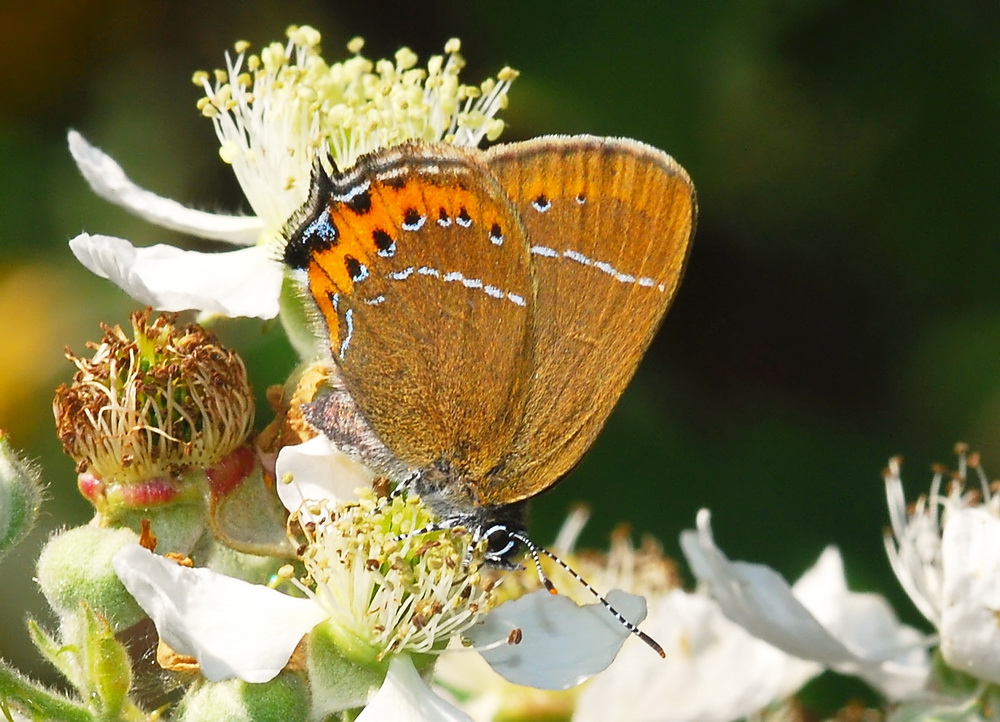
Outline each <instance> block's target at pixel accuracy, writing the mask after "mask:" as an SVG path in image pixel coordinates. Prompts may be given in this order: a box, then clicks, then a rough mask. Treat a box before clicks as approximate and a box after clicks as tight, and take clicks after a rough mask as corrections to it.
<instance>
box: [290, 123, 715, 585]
mask: <svg viewBox="0 0 1000 722" xmlns="http://www.w3.org/2000/svg"><path fill="white" fill-rule="evenodd" d="M317 169H318V170H317V171H316V173H315V174H314V178H313V187H312V190H311V194H310V199H309V200H308V202H307V203H306V204H305V206H304V207H303V209H302V211H300V213H299V214H298V216H297V217H296V218H294V219H293V220H292V221H291V222H290V224H289V227H288V229H287V230H288V233H287V237H288V239H289V240H288V242H287V245H286V247H285V250H284V261H285V263H286V264H287V265H288V266H289V267H290V269H291V270H292V273H293V275H295V276H296V277H297V278H298V279H299V281H300V282H301V284H302V287H303V288H304V289H305V292H306V295H307V296H308V298H310V299H311V300H312V302H314V304H315V307H316V321H317V324H318V325H319V326H320V329H321V331H322V333H321V335H322V336H323V338H324V339H328V342H325V343H324V346H325V350H326V351H327V352H328V355H329V357H330V359H331V361H332V365H333V371H334V373H333V374H332V378H333V382H332V388H331V389H330V391H329V393H328V394H325V395H322V396H320V397H319V398H317V399H316V400H315V401H314V402H313V403H312V404H311V405H310V406H309V407H308V408H307V409H306V418H307V420H308V421H309V422H310V423H311V424H312V425H314V426H315V427H316V428H317V429H319V430H321V431H323V432H324V433H325V434H326V435H327V436H328V437H329V438H330V439H331V440H332V441H334V442H335V443H337V444H338V445H339V446H340V447H341V448H342V449H344V450H345V451H347V452H348V453H351V454H353V455H355V456H356V457H358V458H360V459H361V460H362V461H364V462H365V463H366V464H368V465H369V466H371V467H372V468H373V469H375V470H376V471H378V472H379V473H382V474H386V475H387V476H389V477H390V478H391V479H393V480H394V481H396V482H397V483H399V484H402V485H403V486H404V487H405V488H406V489H408V490H411V491H414V492H416V493H418V494H419V495H420V496H421V498H422V499H423V500H424V501H425V503H427V504H428V505H429V506H430V507H431V508H432V509H433V510H434V511H435V512H437V513H438V515H439V516H440V517H441V519H442V523H441V526H442V527H448V526H463V527H466V528H468V529H470V530H471V531H473V533H474V534H475V535H476V536H477V538H487V539H488V540H489V544H490V555H489V558H490V560H491V561H492V562H493V563H495V564H497V565H500V566H505V567H510V566H512V565H513V559H514V555H515V554H516V553H517V551H518V550H519V547H520V546H521V544H522V543H523V542H524V541H525V540H526V536H525V533H524V531H525V530H524V509H525V502H526V501H527V500H528V499H530V498H531V497H533V496H535V495H537V494H539V493H541V492H542V491H544V490H546V489H548V488H550V487H551V486H553V485H554V484H555V483H556V482H557V481H558V480H559V479H560V478H561V477H562V476H563V475H564V474H565V473H566V472H568V471H569V470H570V469H571V468H572V467H573V466H574V465H575V464H576V463H577V462H578V461H579V459H580V457H581V456H582V455H583V453H584V452H585V451H586V450H587V449H588V448H589V447H590V445H591V443H592V442H593V440H594V438H595V437H596V436H597V434H598V432H599V431H600V429H601V428H602V427H603V425H604V422H605V421H606V419H607V417H608V415H609V414H610V412H611V409H612V408H613V407H614V404H615V403H616V402H617V400H618V398H619V396H620V395H621V393H622V391H623V389H624V388H625V386H626V384H627V383H628V382H629V380H630V379H631V377H632V375H633V374H634V372H635V369H636V366H637V365H638V363H639V360H640V359H641V357H642V355H643V353H644V352H645V350H646V348H647V346H648V345H649V342H650V340H651V339H652V336H653V334H654V332H655V331H656V329H657V327H658V326H659V323H660V321H661V320H662V318H663V315H664V313H665V312H666V310H667V307H668V306H669V304H670V301H671V299H672V298H673V296H674V293H675V291H676V288H677V285H678V283H679V281H680V278H681V274H682V271H683V268H684V263H685V260H686V258H687V252H688V247H689V241H690V239H691V235H692V233H693V227H694V221H695V214H696V206H695V196H694V188H693V186H692V185H691V182H690V180H689V178H688V176H687V174H686V173H685V172H684V170H683V169H682V168H681V167H680V166H679V165H677V164H676V163H675V162H674V161H673V160H672V159H671V158H670V157H669V156H667V155H666V154H665V153H663V152H661V151H659V150H657V149H655V148H652V147H650V146H646V145H643V144H641V143H638V142H636V141H631V140H626V139H613V138H596V137H591V136H577V137H564V136H552V137H544V138H539V139H536V140H532V141H528V142H525V143H514V144H508V145H499V146H495V147H493V148H491V149H489V150H487V151H480V150H476V149H463V148H456V147H454V146H451V145H447V144H441V143H426V142H418V141H412V142H408V143H404V144H401V145H398V146H395V147H392V148H389V149H386V150H382V151H379V152H376V153H373V154H369V155H367V156H364V157H362V158H361V159H360V160H359V161H358V163H357V164H356V165H355V167H354V168H352V169H350V170H347V171H345V172H342V173H337V174H334V175H333V176H332V177H331V176H328V175H327V174H326V173H324V172H323V171H322V170H321V169H320V166H319V165H317ZM532 553H535V552H534V550H532Z"/></svg>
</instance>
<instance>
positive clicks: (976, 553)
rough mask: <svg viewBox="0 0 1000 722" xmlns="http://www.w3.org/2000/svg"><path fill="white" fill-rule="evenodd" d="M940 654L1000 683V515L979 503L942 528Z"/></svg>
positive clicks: (961, 667)
mask: <svg viewBox="0 0 1000 722" xmlns="http://www.w3.org/2000/svg"><path fill="white" fill-rule="evenodd" d="M942 555H943V560H942V561H943V567H944V608H943V610H942V615H941V629H940V632H941V653H942V654H943V655H944V658H945V660H947V662H948V664H949V665H951V666H952V667H954V668H955V669H958V670H961V671H962V672H965V673H967V674H970V675H972V676H974V677H977V678H979V679H983V680H986V681H989V682H993V683H994V684H997V683H1000V655H998V654H997V650H998V649H1000V625H998V621H997V620H998V619H1000V519H997V518H996V517H995V516H993V515H992V514H991V513H990V512H988V511H987V510H985V509H983V508H981V507H978V508H977V507H972V508H967V509H962V510H961V511H957V512H954V513H953V514H952V515H951V516H950V517H949V518H948V521H947V523H946V524H945V527H944V538H943V541H942Z"/></svg>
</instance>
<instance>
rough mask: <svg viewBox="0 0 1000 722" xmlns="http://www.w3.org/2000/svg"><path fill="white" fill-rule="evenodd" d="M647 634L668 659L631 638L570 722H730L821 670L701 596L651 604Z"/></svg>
mask: <svg viewBox="0 0 1000 722" xmlns="http://www.w3.org/2000/svg"><path fill="white" fill-rule="evenodd" d="M643 628H644V629H645V631H646V632H647V633H649V634H650V635H651V636H653V637H654V638H655V639H656V640H657V641H659V642H660V643H661V644H662V645H663V647H664V649H665V651H666V653H667V658H666V659H660V658H659V657H658V656H656V655H655V654H653V653H651V651H650V650H649V649H648V648H647V647H646V646H645V645H644V644H642V642H641V641H639V640H637V639H635V640H628V641H627V642H626V643H625V647H624V649H622V651H621V654H619V655H618V658H617V659H615V661H614V662H613V663H612V664H611V666H610V667H609V668H608V669H607V670H605V671H604V672H602V673H601V674H599V675H597V677H595V678H594V679H592V680H591V681H590V682H589V683H588V684H587V685H586V687H584V688H583V691H582V692H581V694H580V699H579V701H578V703H577V705H576V712H575V713H574V715H573V722H601V721H603V720H609V719H623V720H630V722H672V721H675V720H676V721H677V722H681V721H686V720H698V721H699V722H728V720H733V719H742V718H744V717H748V716H750V715H752V714H753V713H754V712H757V711H758V710H761V709H763V708H764V707H766V706H768V705H769V704H771V703H773V702H775V701H778V700H781V699H784V698H786V697H787V696H789V695H791V694H792V693H794V692H795V691H797V690H798V689H799V688H800V687H801V686H802V685H803V684H805V683H806V682H807V681H808V680H809V679H811V678H812V677H814V676H815V675H817V674H819V673H820V672H821V671H822V667H821V666H820V665H819V664H816V663H814V662H804V661H802V660H799V659H796V658H795V657H792V656H790V655H788V654H785V653H784V652H782V651H781V650H779V649H777V648H775V647H772V646H771V645H769V644H767V643H766V642H764V641H761V640H759V639H757V638H756V637H752V636H751V635H750V634H749V633H748V632H746V630H744V629H743V628H742V627H740V626H738V625H736V624H734V623H733V622H731V621H729V619H727V618H726V617H725V615H723V614H722V612H721V610H720V609H719V606H718V604H717V603H716V602H715V601H714V600H711V599H709V598H707V597H705V596H703V595H700V594H689V593H687V592H684V591H682V590H679V589H676V590H673V591H671V592H669V593H668V594H666V595H664V596H662V597H659V598H657V599H655V600H653V601H652V602H651V603H650V614H649V616H648V617H647V618H646V621H645V623H644V624H643Z"/></svg>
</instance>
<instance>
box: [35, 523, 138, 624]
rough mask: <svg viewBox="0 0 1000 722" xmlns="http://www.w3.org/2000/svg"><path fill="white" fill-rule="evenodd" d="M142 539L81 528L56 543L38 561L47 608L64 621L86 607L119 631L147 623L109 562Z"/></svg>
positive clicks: (64, 534)
mask: <svg viewBox="0 0 1000 722" xmlns="http://www.w3.org/2000/svg"><path fill="white" fill-rule="evenodd" d="M137 541H138V537H137V536H136V535H135V533H134V532H132V531H129V530H128V529H102V528H98V527H89V526H82V527H77V528H76V529H70V530H69V531H65V532H62V533H61V534H57V535H56V536H54V537H52V538H51V539H50V540H49V541H48V543H47V544H46V545H45V548H44V549H42V553H41V555H40V556H39V558H38V568H37V578H38V585H39V587H41V589H42V594H44V595H45V599H46V601H48V603H49V606H51V607H52V609H53V610H55V612H56V613H57V614H59V615H60V617H64V618H65V617H67V616H71V615H75V614H77V613H78V612H79V610H80V603H81V602H86V603H87V604H88V605H89V606H90V607H91V608H93V609H94V611H96V612H97V613H99V614H101V615H102V616H103V617H105V618H106V619H107V620H108V622H109V624H110V625H111V627H112V629H114V630H115V631H121V630H123V629H127V628H129V627H131V626H132V625H133V624H135V623H136V622H138V621H139V620H141V619H143V618H145V616H146V614H145V612H143V611H142V609H141V608H140V607H139V605H138V604H136V602H135V600H134V599H133V598H132V595H131V594H129V593H128V591H127V590H126V589H125V586H124V585H123V584H122V583H121V581H120V580H119V579H118V575H117V574H115V570H114V569H113V568H112V566H111V559H112V557H114V555H115V554H116V553H117V552H118V550H119V549H121V548H122V547H124V546H125V545H127V544H135V543H136V542H137Z"/></svg>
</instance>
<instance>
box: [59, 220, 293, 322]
mask: <svg viewBox="0 0 1000 722" xmlns="http://www.w3.org/2000/svg"><path fill="white" fill-rule="evenodd" d="M69 247H70V250H72V251H73V255H75V256H76V258H77V260H79V261H80V263H82V264H83V265H84V266H86V267H87V268H88V269H89V270H91V271H93V272H94V273H96V274H97V275H98V276H100V277H101V278H106V279H108V280H109V281H111V282H112V283H114V284H115V285H116V286H118V287H119V288H121V289H122V290H124V291H125V292H126V293H127V294H128V295H130V296H131V297H132V298H134V299H135V300H137V301H139V302H140V303H145V304H147V305H150V306H153V307H154V308H156V309H158V310H160V311H186V310H189V309H193V310H197V311H208V312H210V313H219V314H222V315H224V316H229V317H236V316H249V317H255V318H274V317H275V316H277V315H278V294H279V293H280V291H281V280H282V270H281V264H280V263H278V262H277V261H275V260H274V259H273V258H271V251H270V249H268V248H265V247H264V246H252V247H250V248H241V249H240V250H238V251H228V252H224V253H199V252H197V251H182V250H180V249H179V248H174V247H173V246H165V245H156V246H150V247H149V248H136V247H135V246H133V245H132V244H131V243H129V242H128V241H126V240H125V239H123V238H115V237H113V236H92V235H89V234H87V233H81V234H80V235H79V236H77V237H76V238H74V239H73V240H71V241H70V242H69Z"/></svg>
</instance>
